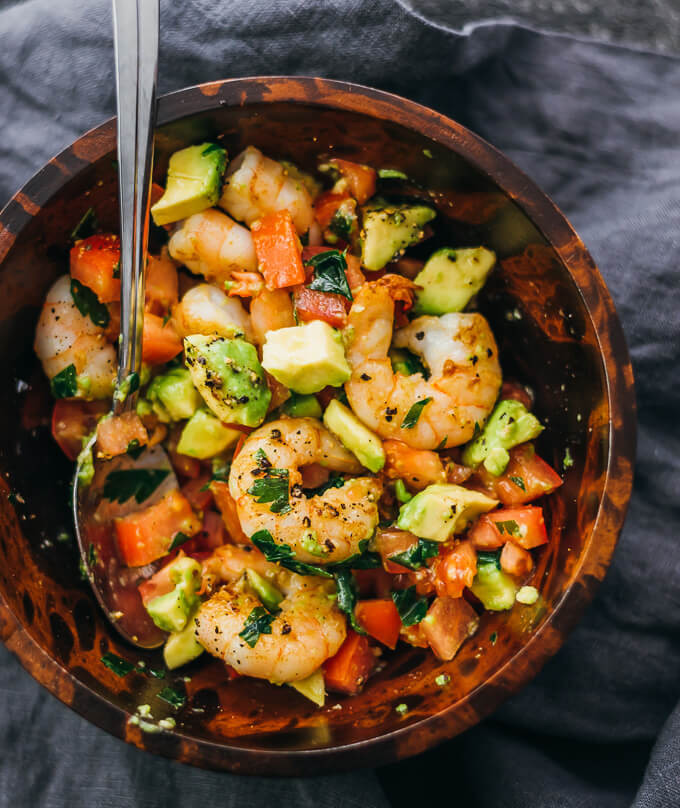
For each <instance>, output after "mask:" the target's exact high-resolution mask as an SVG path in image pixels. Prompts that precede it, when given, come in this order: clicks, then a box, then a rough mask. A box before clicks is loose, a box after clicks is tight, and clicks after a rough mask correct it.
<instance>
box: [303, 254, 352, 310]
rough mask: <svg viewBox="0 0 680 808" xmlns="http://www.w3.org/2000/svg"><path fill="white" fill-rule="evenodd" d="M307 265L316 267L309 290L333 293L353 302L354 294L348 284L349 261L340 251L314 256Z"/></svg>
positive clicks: (306, 262)
mask: <svg viewBox="0 0 680 808" xmlns="http://www.w3.org/2000/svg"><path fill="white" fill-rule="evenodd" d="M305 264H306V265H308V266H309V265H311V266H313V267H314V280H313V281H312V282H311V283H310V284H309V288H310V289H313V290H314V291H315V292H331V293H332V294H335V295H342V296H343V297H346V298H347V300H352V292H351V291H350V288H349V283H348V282H347V275H346V270H347V261H346V260H345V256H344V254H343V253H341V252H340V251H339V250H326V251H325V252H322V253H318V254H317V255H314V256H312V257H311V258H310V259H309V260H308V261H305Z"/></svg>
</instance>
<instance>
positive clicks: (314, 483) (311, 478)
mask: <svg viewBox="0 0 680 808" xmlns="http://www.w3.org/2000/svg"><path fill="white" fill-rule="evenodd" d="M300 474H301V475H302V487H303V488H318V487H319V486H320V485H324V484H325V483H327V482H328V478H329V477H330V476H331V472H330V469H327V468H326V467H325V466H322V465H321V464H320V463H309V465H307V466H301V467H300Z"/></svg>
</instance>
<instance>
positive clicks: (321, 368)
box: [262, 320, 352, 395]
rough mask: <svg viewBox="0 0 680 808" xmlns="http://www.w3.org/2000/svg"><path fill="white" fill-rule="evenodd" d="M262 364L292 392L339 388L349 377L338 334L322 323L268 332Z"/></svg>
mask: <svg viewBox="0 0 680 808" xmlns="http://www.w3.org/2000/svg"><path fill="white" fill-rule="evenodd" d="M262 365H263V367H264V368H265V370H267V371H268V372H269V373H271V375H272V376H273V377H274V378H275V379H276V380H277V381H279V382H281V384H285V386H286V387H289V388H290V389H291V390H292V391H293V392H295V393H302V394H303V395H309V394H310V393H318V392H319V390H323V388H324V387H328V386H329V385H330V386H331V387H339V386H340V385H341V384H344V383H345V382H346V381H347V380H348V379H349V377H350V376H351V375H352V372H351V370H350V367H349V365H348V364H347V359H346V358H345V348H344V345H343V343H342V337H341V335H340V332H339V331H336V329H335V328H331V326H330V325H328V323H325V322H323V321H322V320H312V322H311V323H307V324H305V325H294V326H291V327H290V328H278V329H277V330H276V331H269V332H267V335H266V337H265V343H264V347H263V348H262Z"/></svg>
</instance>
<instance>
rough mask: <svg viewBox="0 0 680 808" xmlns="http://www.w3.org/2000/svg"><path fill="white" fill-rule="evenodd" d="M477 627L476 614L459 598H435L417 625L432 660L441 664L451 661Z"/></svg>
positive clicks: (477, 619)
mask: <svg viewBox="0 0 680 808" xmlns="http://www.w3.org/2000/svg"><path fill="white" fill-rule="evenodd" d="M478 626H479V618H478V617H477V613H476V612H475V610H474V609H473V608H472V606H470V604H469V603H468V602H467V601H466V600H464V599H463V598H448V597H438V598H435V599H434V601H433V602H432V605H431V606H430V608H429V609H428V611H427V614H426V615H425V617H424V618H423V619H422V621H421V622H420V628H421V631H422V632H423V635H424V636H425V639H426V640H427V643H428V645H429V646H430V648H431V649H432V650H433V652H434V654H435V656H436V657H438V658H439V659H442V660H444V661H448V660H450V659H453V658H454V656H455V655H456V653H457V652H458V649H459V648H460V646H461V645H462V644H463V643H464V642H465V640H466V639H467V638H468V637H471V636H472V635H473V634H474V633H475V631H477V627H478Z"/></svg>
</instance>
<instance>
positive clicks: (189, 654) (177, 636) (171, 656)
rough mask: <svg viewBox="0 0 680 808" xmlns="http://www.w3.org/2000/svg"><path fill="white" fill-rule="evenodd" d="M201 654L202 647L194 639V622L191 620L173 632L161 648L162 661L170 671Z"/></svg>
mask: <svg viewBox="0 0 680 808" xmlns="http://www.w3.org/2000/svg"><path fill="white" fill-rule="evenodd" d="M202 653H203V646H202V645H201V644H200V642H199V641H198V640H197V639H196V632H195V631H194V621H193V620H191V621H190V622H189V623H188V624H187V625H186V626H185V627H184V628H183V629H182V630H181V631H175V632H173V633H172V634H171V635H170V636H169V637H168V639H167V640H166V641H165V645H164V646H163V661H164V662H165V664H166V666H167V667H168V668H169V669H170V670H171V671H172V670H174V669H175V668H179V667H181V666H182V665H186V664H188V663H189V662H191V661H192V660H194V659H196V657H199V656H200V655H201V654H202Z"/></svg>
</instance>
